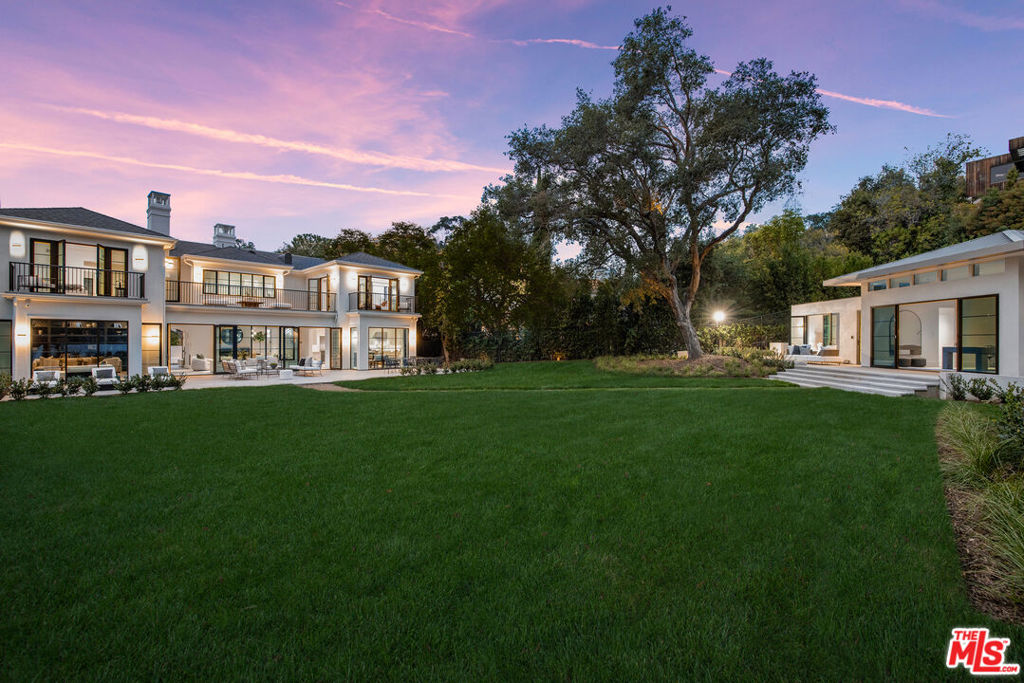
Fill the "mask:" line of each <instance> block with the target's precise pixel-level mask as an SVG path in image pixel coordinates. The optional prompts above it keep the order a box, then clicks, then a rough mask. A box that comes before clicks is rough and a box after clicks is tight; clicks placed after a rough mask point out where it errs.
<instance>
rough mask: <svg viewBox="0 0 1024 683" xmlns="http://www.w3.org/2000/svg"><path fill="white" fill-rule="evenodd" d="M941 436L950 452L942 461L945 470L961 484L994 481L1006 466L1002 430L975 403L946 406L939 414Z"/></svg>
mask: <svg viewBox="0 0 1024 683" xmlns="http://www.w3.org/2000/svg"><path fill="white" fill-rule="evenodd" d="M937 436H938V442H939V446H941V447H944V448H946V449H948V450H949V451H950V454H949V457H947V458H945V459H944V460H943V462H942V467H943V470H944V471H945V472H946V474H947V475H948V476H949V477H950V478H951V479H953V480H954V481H956V482H958V483H960V484H966V485H978V484H982V483H984V482H987V481H990V480H991V479H992V478H993V477H994V476H995V475H996V473H997V472H998V471H999V470H1000V469H1002V468H1003V467H1004V465H1005V463H1004V462H1003V460H1002V456H1003V442H1002V440H1001V439H1000V435H999V431H998V430H997V429H996V427H995V425H994V424H993V423H992V420H990V419H989V418H988V417H986V416H985V415H983V414H982V413H981V411H980V410H979V409H978V408H976V407H975V406H972V405H969V404H966V403H950V404H948V405H946V406H944V407H943V409H942V412H940V413H939V420H938V428H937Z"/></svg>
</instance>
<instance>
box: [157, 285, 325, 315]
mask: <svg viewBox="0 0 1024 683" xmlns="http://www.w3.org/2000/svg"><path fill="white" fill-rule="evenodd" d="M166 285H167V292H166V296H167V303H169V304H188V305H191V306H217V307H224V308H249V309H258V310H264V311H266V310H270V311H322V312H325V313H330V312H332V311H334V310H336V306H335V303H334V299H335V297H334V294H333V293H332V292H326V293H317V292H307V291H306V290H302V289H281V288H280V287H250V286H246V285H224V284H214V283H210V282H207V283H203V282H182V281H179V280H167V281H166Z"/></svg>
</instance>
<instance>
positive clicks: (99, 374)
mask: <svg viewBox="0 0 1024 683" xmlns="http://www.w3.org/2000/svg"><path fill="white" fill-rule="evenodd" d="M90 372H92V378H93V379H94V380H96V384H97V385H99V388H100V389H113V388H114V385H115V384H117V369H116V368H115V367H114V366H113V365H100V366H99V367H95V368H93V369H92V370H91V371H90Z"/></svg>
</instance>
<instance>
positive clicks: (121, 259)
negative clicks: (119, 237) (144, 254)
mask: <svg viewBox="0 0 1024 683" xmlns="http://www.w3.org/2000/svg"><path fill="white" fill-rule="evenodd" d="M96 249H97V252H98V253H97V255H96V258H97V261H96V265H97V272H96V275H97V284H96V293H97V294H98V295H99V296H128V250H127V249H115V248H113V247H96Z"/></svg>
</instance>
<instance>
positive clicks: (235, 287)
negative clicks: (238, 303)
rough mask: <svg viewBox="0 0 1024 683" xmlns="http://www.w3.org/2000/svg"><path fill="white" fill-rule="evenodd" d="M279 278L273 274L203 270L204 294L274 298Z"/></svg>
mask: <svg viewBox="0 0 1024 683" xmlns="http://www.w3.org/2000/svg"><path fill="white" fill-rule="evenodd" d="M276 288H277V279H276V278H275V277H274V276H273V275H258V274H255V273H229V272H226V271H223V270H204V271H203V294H227V295H229V296H260V297H265V298H268V299H272V298H273V297H275V296H276V295H277V291H276Z"/></svg>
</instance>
